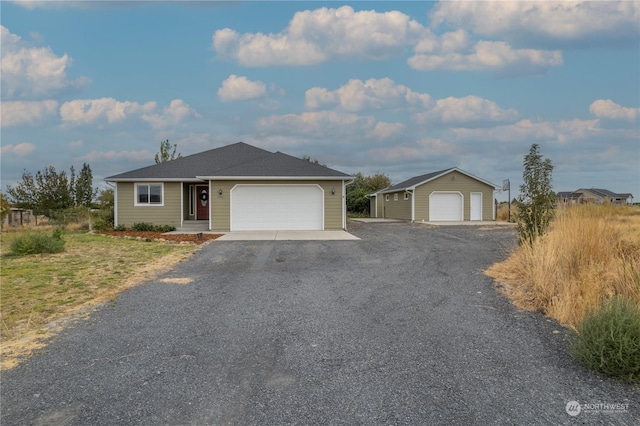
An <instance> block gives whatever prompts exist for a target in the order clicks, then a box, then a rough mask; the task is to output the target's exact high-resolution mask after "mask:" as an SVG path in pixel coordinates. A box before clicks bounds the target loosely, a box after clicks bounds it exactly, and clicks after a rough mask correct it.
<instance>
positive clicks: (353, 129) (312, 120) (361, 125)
mask: <svg viewBox="0 0 640 426" xmlns="http://www.w3.org/2000/svg"><path fill="white" fill-rule="evenodd" d="M257 125H258V130H259V131H260V132H261V133H263V134H270V133H278V134H296V135H303V136H316V137H317V136H327V135H335V134H345V133H349V134H356V133H359V134H362V133H363V132H370V131H372V130H373V129H374V127H375V119H374V118H373V117H362V116H359V115H357V114H339V113H337V112H334V111H319V112H304V113H302V114H285V115H272V116H269V117H264V118H261V119H259V120H258V123H257Z"/></svg>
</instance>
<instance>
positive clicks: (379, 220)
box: [349, 217, 406, 223]
mask: <svg viewBox="0 0 640 426" xmlns="http://www.w3.org/2000/svg"><path fill="white" fill-rule="evenodd" d="M349 220H353V221H354V222H362V223H394V222H395V223H397V222H406V221H405V220H402V219H387V218H381V217H352V218H349Z"/></svg>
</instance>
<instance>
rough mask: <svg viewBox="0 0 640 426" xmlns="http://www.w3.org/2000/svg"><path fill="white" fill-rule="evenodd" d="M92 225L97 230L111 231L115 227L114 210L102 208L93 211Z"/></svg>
mask: <svg viewBox="0 0 640 426" xmlns="http://www.w3.org/2000/svg"><path fill="white" fill-rule="evenodd" d="M91 218H92V226H93V229H95V230H96V231H111V230H112V229H113V219H114V217H113V211H112V210H110V209H101V210H98V211H95V212H92V213H91Z"/></svg>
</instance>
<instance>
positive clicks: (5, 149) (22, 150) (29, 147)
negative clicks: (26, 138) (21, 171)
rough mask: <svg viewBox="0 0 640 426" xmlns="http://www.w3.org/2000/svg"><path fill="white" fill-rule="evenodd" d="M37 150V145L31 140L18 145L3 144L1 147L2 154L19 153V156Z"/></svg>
mask: <svg viewBox="0 0 640 426" xmlns="http://www.w3.org/2000/svg"><path fill="white" fill-rule="evenodd" d="M35 150H36V146H35V145H34V144H32V143H31V142H25V143H19V144H17V145H2V147H0V153H1V154H2V156H5V155H17V156H18V157H24V156H26V155H29V154H31V153H32V152H34V151H35Z"/></svg>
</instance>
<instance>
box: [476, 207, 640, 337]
mask: <svg viewBox="0 0 640 426" xmlns="http://www.w3.org/2000/svg"><path fill="white" fill-rule="evenodd" d="M486 273H487V275H489V276H491V277H493V278H494V279H496V281H497V282H498V283H500V284H501V285H502V289H503V291H504V293H505V294H506V295H507V296H508V297H510V298H511V299H512V300H513V303H514V304H515V305H516V306H518V307H520V308H522V309H527V310H533V311H540V312H543V313H545V314H546V315H548V316H550V317H553V318H555V319H556V320H558V321H559V322H560V323H562V324H564V325H566V326H568V327H570V328H572V329H574V330H575V329H576V326H577V325H578V324H579V323H580V321H581V320H582V319H583V317H584V316H585V313H586V312H587V311H588V310H590V309H592V308H596V307H597V306H598V305H600V303H601V302H602V301H605V300H607V299H609V298H610V297H611V296H613V295H622V296H625V297H626V298H628V299H629V300H631V301H632V302H634V303H635V305H636V306H637V307H638V308H640V207H637V206H616V205H580V206H572V207H567V208H562V209H559V210H558V211H557V215H556V218H555V219H554V221H553V223H552V225H551V228H550V230H549V232H548V233H547V234H546V235H545V236H543V237H541V238H539V239H538V240H536V242H535V243H534V244H533V245H532V246H527V245H523V246H520V247H518V248H517V249H515V251H514V253H512V254H511V256H509V258H508V259H506V260H505V261H503V262H501V263H498V264H495V265H493V266H492V267H491V268H489V269H488V270H487V271H486Z"/></svg>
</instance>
